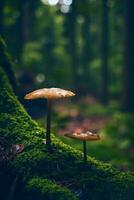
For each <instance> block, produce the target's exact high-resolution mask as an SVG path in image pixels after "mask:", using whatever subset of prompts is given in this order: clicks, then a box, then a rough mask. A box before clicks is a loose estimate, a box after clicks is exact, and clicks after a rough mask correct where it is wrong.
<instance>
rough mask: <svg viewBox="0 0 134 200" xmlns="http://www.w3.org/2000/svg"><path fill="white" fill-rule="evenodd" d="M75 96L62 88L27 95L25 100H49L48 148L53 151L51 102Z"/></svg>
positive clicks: (40, 90)
mask: <svg viewBox="0 0 134 200" xmlns="http://www.w3.org/2000/svg"><path fill="white" fill-rule="evenodd" d="M72 96H75V94H74V93H73V92H71V91H68V90H63V89H60V88H43V89H38V90H35V91H33V92H30V93H29V94H27V95H26V96H25V97H24V99H28V100H29V99H47V104H48V108H47V127H46V147H47V149H48V150H49V151H51V102H52V100H53V99H60V98H66V97H72Z"/></svg>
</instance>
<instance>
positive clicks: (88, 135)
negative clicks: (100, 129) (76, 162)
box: [64, 131, 100, 163]
mask: <svg viewBox="0 0 134 200" xmlns="http://www.w3.org/2000/svg"><path fill="white" fill-rule="evenodd" d="M64 136H66V137H69V138H72V139H76V140H80V141H83V159H84V163H86V162H87V148H86V142H87V141H96V140H100V136H99V135H97V134H95V133H92V132H90V131H87V132H85V133H82V132H74V133H66V134H64Z"/></svg>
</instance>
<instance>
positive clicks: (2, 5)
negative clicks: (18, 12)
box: [0, 0, 4, 36]
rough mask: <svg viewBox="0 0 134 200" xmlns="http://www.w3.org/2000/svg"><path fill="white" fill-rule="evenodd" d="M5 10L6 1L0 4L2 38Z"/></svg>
mask: <svg viewBox="0 0 134 200" xmlns="http://www.w3.org/2000/svg"><path fill="white" fill-rule="evenodd" d="M3 8H4V0H1V2H0V35H2V36H3V18H4V16H3V15H4V13H3Z"/></svg>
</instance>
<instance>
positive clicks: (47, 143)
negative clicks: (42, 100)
mask: <svg viewBox="0 0 134 200" xmlns="http://www.w3.org/2000/svg"><path fill="white" fill-rule="evenodd" d="M46 129H47V130H46V148H47V149H48V151H50V150H51V100H50V99H48V100H47V128H46Z"/></svg>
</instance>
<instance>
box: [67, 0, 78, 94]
mask: <svg viewBox="0 0 134 200" xmlns="http://www.w3.org/2000/svg"><path fill="white" fill-rule="evenodd" d="M76 4H77V2H76V0H74V1H73V4H72V9H71V11H70V12H69V14H68V15H67V18H66V26H67V34H68V39H69V54H70V65H71V70H72V87H73V90H74V91H75V92H76V93H77V94H78V93H79V84H78V83H79V77H78V70H77V69H78V62H77V44H76V37H77V33H76V31H77V30H76V28H77V27H76V26H77V9H76Z"/></svg>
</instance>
